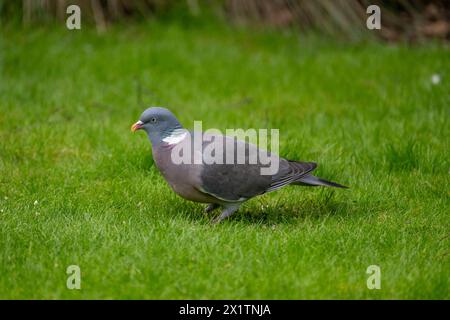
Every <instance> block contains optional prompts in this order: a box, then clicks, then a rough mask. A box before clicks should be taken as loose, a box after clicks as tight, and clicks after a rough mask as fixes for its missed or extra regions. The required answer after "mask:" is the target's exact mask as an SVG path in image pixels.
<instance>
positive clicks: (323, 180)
mask: <svg viewBox="0 0 450 320" xmlns="http://www.w3.org/2000/svg"><path fill="white" fill-rule="evenodd" d="M319 181H320V182H322V183H323V184H324V185H326V186H329V187H335V188H342V189H349V187H347V186H344V185H342V184H339V183H336V182H332V181H328V180H325V179H321V178H319Z"/></svg>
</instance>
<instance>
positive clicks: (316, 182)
mask: <svg viewBox="0 0 450 320" xmlns="http://www.w3.org/2000/svg"><path fill="white" fill-rule="evenodd" d="M293 184H299V185H303V186H313V187H315V186H325V187H335V188H343V189H348V187H347V186H344V185H342V184H339V183H336V182H332V181H328V180H325V179H322V178H319V177H316V176H313V175H310V174H307V175H305V176H303V177H301V178H300V179H299V180H298V181H296V182H294V183H293Z"/></svg>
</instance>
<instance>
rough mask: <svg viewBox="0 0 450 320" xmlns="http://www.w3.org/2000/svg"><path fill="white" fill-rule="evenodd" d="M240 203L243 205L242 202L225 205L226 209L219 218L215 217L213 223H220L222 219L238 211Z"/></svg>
mask: <svg viewBox="0 0 450 320" xmlns="http://www.w3.org/2000/svg"><path fill="white" fill-rule="evenodd" d="M240 205H241V204H240V203H230V204H226V205H224V207H225V209H223V211H222V213H221V214H220V216H218V217H217V218H215V219H214V220H213V221H212V224H216V223H219V222H220V221H222V220H223V219H225V218H226V217H229V216H231V215H232V214H233V213H234V212H236V210H237V209H239V207H240Z"/></svg>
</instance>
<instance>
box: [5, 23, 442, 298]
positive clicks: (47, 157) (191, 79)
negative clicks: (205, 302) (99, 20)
mask: <svg viewBox="0 0 450 320" xmlns="http://www.w3.org/2000/svg"><path fill="white" fill-rule="evenodd" d="M2 34H3V35H2V37H3V42H2V44H1V51H0V52H1V56H2V73H1V79H0V80H1V82H0V173H1V175H0V210H1V212H0V298H14V299H16V298H26V299H29V298H33V299H34V298H38V299H41V298H46V299H47V298H48V299H59V298H63V299H72V298H74V299H78V298H82V299H85V298H100V299H104V298H125V299H130V298H133V299H134V298H151V299H161V298H166V299H167V298H169V299H172V298H174V299H178V298H193V299H197V298H203V299H209V298H214V299H222V298H223V299H231V298H251V299H253V298H267V299H278V298H283V299H304V298H307V299H309V298H320V299H335V298H339V299H340V298H344V299H346V298H351V299H355V298H363V299H390V298H400V299H405V298H444V299H448V298H450V295H449V271H450V263H449V250H450V249H449V242H450V237H449V231H450V228H449V225H450V219H449V213H450V205H449V204H450V201H449V198H450V197H449V182H450V179H449V178H450V176H449V169H450V166H449V161H448V159H449V136H450V130H449V123H448V118H449V103H450V96H449V77H450V64H449V59H448V57H449V50H448V48H446V47H444V46H442V45H438V44H432V43H430V44H428V45H423V46H419V47H407V46H404V45H383V44H376V43H365V44H347V45H344V44H339V43H336V42H333V41H329V40H326V39H321V38H316V37H303V38H297V37H296V36H295V35H294V34H291V33H286V34H277V33H273V32H269V31H261V32H255V31H252V30H232V29H228V28H223V27H220V26H207V27H186V26H180V25H176V24H175V25H172V24H157V23H155V24H147V25H134V26H129V27H122V28H119V27H116V28H113V29H112V30H110V31H108V32H107V33H106V34H103V35H97V34H96V33H95V31H94V30H91V29H89V28H88V27H86V28H83V29H82V30H81V31H67V30H65V29H64V27H63V26H54V27H53V28H50V27H47V28H43V27H42V28H34V29H31V28H30V29H26V30H14V29H13V28H12V27H9V28H8V27H7V28H4V29H3V30H2ZM435 73H437V74H440V75H441V76H442V81H441V83H440V84H438V85H433V84H432V83H431V81H430V78H431V76H432V75H433V74H435ZM150 105H160V106H166V107H168V108H169V109H171V110H172V111H173V112H174V113H175V114H176V115H177V116H178V117H179V119H180V120H181V121H182V123H184V124H185V125H186V126H187V127H192V125H193V121H194V120H203V121H204V122H203V127H204V128H212V127H214V128H219V129H221V130H225V129H226V128H279V129H280V138H281V142H280V144H281V147H280V154H281V155H282V156H284V157H287V158H289V159H297V160H305V161H306V160H308V161H316V162H318V163H319V168H318V170H317V174H318V175H320V176H323V177H324V178H327V179H331V180H333V181H337V182H340V183H343V184H347V185H349V186H350V187H351V189H349V190H336V189H325V188H322V189H321V188H311V189H308V188H302V187H289V188H285V189H283V190H281V191H278V192H275V193H272V194H269V195H265V196H263V197H259V198H256V199H253V200H251V201H249V202H247V203H246V204H245V205H244V206H243V208H242V209H241V210H240V211H239V212H238V213H237V214H235V215H234V216H232V217H231V218H230V219H228V220H226V221H225V222H224V223H222V224H220V225H217V226H211V225H210V224H209V223H208V222H209V219H210V218H211V217H206V216H205V215H204V214H203V206H202V205H200V204H195V203H191V202H187V201H185V200H183V199H181V198H179V197H178V196H176V195H175V194H174V193H173V192H172V191H171V190H170V189H169V187H168V186H167V185H166V183H165V181H164V180H163V179H162V177H161V176H160V174H159V172H158V171H157V169H156V168H155V166H154V164H153V160H152V157H151V153H150V144H149V142H148V141H147V138H146V137H145V136H144V134H143V133H142V132H139V133H137V134H134V135H132V134H131V133H130V131H129V127H130V125H131V124H132V123H133V122H134V121H136V120H137V119H138V117H139V115H140V114H141V112H142V111H143V110H144V109H145V108H146V107H148V106H150ZM35 201H37V202H36V204H35ZM72 264H75V265H79V266H80V268H81V272H82V280H81V281H82V282H81V286H82V289H81V290H68V289H67V288H66V278H67V275H66V268H67V266H69V265H72ZM369 265H379V266H380V267H381V272H382V280H381V281H382V282H381V286H382V288H381V290H368V289H367V287H366V280H367V277H368V275H367V274H366V269H367V267H368V266H369Z"/></svg>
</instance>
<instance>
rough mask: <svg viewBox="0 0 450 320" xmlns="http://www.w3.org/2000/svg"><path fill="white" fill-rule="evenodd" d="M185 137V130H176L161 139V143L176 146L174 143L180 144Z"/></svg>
mask: <svg viewBox="0 0 450 320" xmlns="http://www.w3.org/2000/svg"><path fill="white" fill-rule="evenodd" d="M186 135H187V132H186V130H184V129H177V130H174V131H173V132H172V134H171V135H170V136H168V137H165V138H164V139H162V141H164V142H165V143H167V144H176V143H178V142H180V141H181V140H183V139H184V138H185V137H186Z"/></svg>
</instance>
